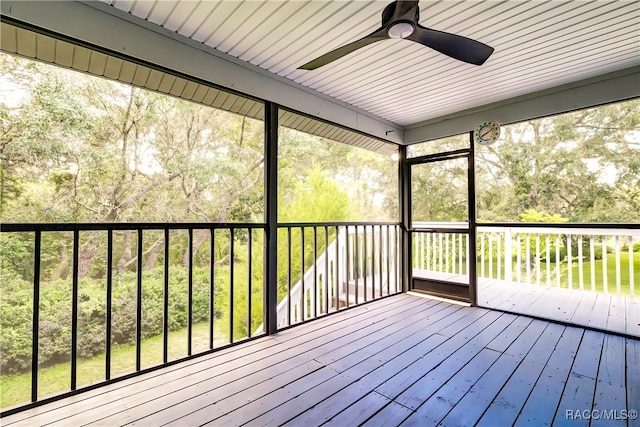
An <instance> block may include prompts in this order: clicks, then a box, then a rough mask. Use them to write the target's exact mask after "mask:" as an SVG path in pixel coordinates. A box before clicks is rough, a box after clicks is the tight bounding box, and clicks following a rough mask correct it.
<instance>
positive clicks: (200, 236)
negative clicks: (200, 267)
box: [182, 230, 211, 268]
mask: <svg viewBox="0 0 640 427" xmlns="http://www.w3.org/2000/svg"><path fill="white" fill-rule="evenodd" d="M210 235H211V232H210V231H209V230H196V234H195V236H193V245H192V246H193V253H194V255H195V254H196V252H198V249H200V246H202V244H203V243H204V242H205V241H206V240H207V238H209V236H210ZM182 266H183V267H185V268H187V267H188V266H189V248H188V247H187V250H185V251H184V255H183V256H182Z"/></svg>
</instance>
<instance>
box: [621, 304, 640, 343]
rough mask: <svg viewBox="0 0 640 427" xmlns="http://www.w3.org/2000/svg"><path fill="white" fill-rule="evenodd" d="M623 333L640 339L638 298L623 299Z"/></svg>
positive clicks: (639, 305)
mask: <svg viewBox="0 0 640 427" xmlns="http://www.w3.org/2000/svg"><path fill="white" fill-rule="evenodd" d="M624 317H625V319H626V325H625V331H626V332H627V334H629V335H631V336H635V337H640V298H626V299H625V316H624Z"/></svg>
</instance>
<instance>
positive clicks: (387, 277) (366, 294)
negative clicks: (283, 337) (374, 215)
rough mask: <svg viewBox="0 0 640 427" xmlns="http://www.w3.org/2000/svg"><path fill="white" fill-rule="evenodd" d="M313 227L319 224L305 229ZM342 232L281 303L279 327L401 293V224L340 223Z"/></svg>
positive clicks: (278, 312)
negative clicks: (399, 239)
mask: <svg viewBox="0 0 640 427" xmlns="http://www.w3.org/2000/svg"><path fill="white" fill-rule="evenodd" d="M310 227H314V226H306V227H305V228H307V229H308V228H310ZM315 227H319V228H320V229H323V228H324V227H326V226H323V225H316V226H315ZM335 227H336V226H330V228H331V229H334V228H335ZM337 229H339V231H338V233H337V239H336V238H335V237H334V238H333V240H331V241H330V243H329V245H328V246H327V247H326V248H324V247H323V248H321V249H320V250H319V251H318V253H319V256H318V257H317V258H316V260H315V263H314V264H313V265H312V266H311V267H310V268H308V269H307V270H306V271H305V273H304V275H303V276H302V277H301V278H300V279H299V280H298V281H297V282H296V283H295V285H293V286H292V287H291V291H290V293H289V295H287V296H285V297H284V298H283V299H282V300H281V301H280V302H279V303H278V306H277V325H278V328H282V327H285V326H288V325H292V324H295V323H299V322H301V321H304V320H307V319H310V318H313V317H316V316H318V315H323V314H328V313H331V312H334V311H337V310H339V309H340V308H341V307H346V306H350V305H355V304H360V303H362V302H365V301H368V300H372V299H376V298H380V297H381V296H384V295H389V294H392V293H396V292H399V289H401V286H400V279H399V277H398V271H399V266H400V260H399V242H398V238H399V235H398V230H397V226H395V225H340V226H337ZM262 328H263V326H262V325H260V326H259V327H258V329H257V330H256V332H255V333H259V332H262Z"/></svg>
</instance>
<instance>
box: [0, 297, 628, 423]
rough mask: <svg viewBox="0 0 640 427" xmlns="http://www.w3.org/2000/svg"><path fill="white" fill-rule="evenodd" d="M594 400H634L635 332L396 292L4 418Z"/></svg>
mask: <svg viewBox="0 0 640 427" xmlns="http://www.w3.org/2000/svg"><path fill="white" fill-rule="evenodd" d="M594 409H595V410H599V411H601V412H599V414H602V413H606V414H607V417H609V418H611V417H612V416H613V415H616V416H617V418H626V417H627V416H625V415H624V414H631V415H633V414H634V413H633V412H623V411H633V410H639V409H640V340H636V339H632V338H625V337H621V336H618V335H612V334H606V333H602V332H597V331H591V330H585V329H583V328H579V327H570V326H563V325H560V324H557V323H549V322H546V321H541V320H535V319H532V318H530V317H526V316H520V315H514V314H509V313H503V312H500V311H495V310H487V309H483V308H477V307H464V306H461V305H456V304H450V303H446V302H441V301H434V300H429V299H425V298H421V297H417V296H413V295H407V294H403V295H397V296H393V297H388V298H384V299H382V300H378V301H375V302H372V303H369V304H365V305H363V306H359V307H355V308H352V309H349V310H345V311H344V312H342V313H338V314H335V315H331V316H327V317H324V318H322V319H318V320H315V321H313V322H309V323H307V324H304V325H301V326H297V327H294V328H291V329H288V330H285V331H282V332H280V333H279V334H277V335H276V336H272V337H264V338H260V339H256V340H253V341H250V342H247V343H244V344H242V345H238V346H235V347H232V348H228V349H225V350H223V351H220V352H217V353H214V354H211V355H207V356H203V357H200V358H197V359H193V360H191V361H188V362H184V363H180V364H178V365H174V366H171V367H167V368H163V369H161V370H158V371H155V372H152V373H148V374H145V375H142V376H139V377H136V378H133V379H129V380H126V381H122V382H119V383H114V384H111V385H109V386H105V387H102V388H100V389H96V390H93V391H89V392H86V393H82V394H79V395H76V396H74V397H72V398H67V399H64V400H60V401H57V402H54V403H51V404H47V405H44V406H41V407H38V408H35V409H32V410H29V411H25V412H22V413H19V414H16V415H13V416H9V417H6V418H4V419H2V420H1V422H2V424H3V425H30V426H33V425H50V424H52V425H66V426H69V425H86V424H91V425H123V424H133V425H146V426H157V425H182V426H189V425H203V424H208V425H216V426H218V425H220V426H227V425H242V424H248V425H260V426H264V425H282V424H286V425H294V426H305V427H308V426H316V425H321V424H325V423H326V424H328V425H338V426H351V425H361V424H363V425H368V426H369V425H370V426H378V425H400V424H402V425H420V426H431V425H436V424H438V423H441V425H447V426H462V425H474V424H477V425H487V426H502V425H512V424H515V425H527V426H531V425H536V426H541V425H550V424H555V425H588V424H589V421H588V420H587V421H584V420H581V421H574V420H571V419H567V415H570V416H571V415H572V414H576V413H577V412H576V411H585V410H589V411H590V410H594ZM603 411H609V412H603ZM585 414H586V413H585V412H582V413H580V414H579V415H583V418H584V415H585ZM606 423H607V425H637V423H638V421H637V420H636V421H634V422H632V421H631V420H629V419H618V420H616V421H614V422H612V421H607V422H606ZM634 423H635V424H634ZM591 425H598V422H596V421H592V423H591Z"/></svg>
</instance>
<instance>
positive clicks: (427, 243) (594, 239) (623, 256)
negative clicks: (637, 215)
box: [412, 223, 640, 296]
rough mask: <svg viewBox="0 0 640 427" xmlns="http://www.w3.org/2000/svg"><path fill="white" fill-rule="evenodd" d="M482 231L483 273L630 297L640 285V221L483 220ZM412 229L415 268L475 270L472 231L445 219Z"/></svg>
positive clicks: (479, 269)
mask: <svg viewBox="0 0 640 427" xmlns="http://www.w3.org/2000/svg"><path fill="white" fill-rule="evenodd" d="M433 230H437V231H433ZM476 231H477V251H478V253H477V263H478V265H477V272H478V276H479V277H483V278H489V279H499V280H505V281H508V282H515V283H524V284H536V285H545V286H554V287H562V288H569V289H579V290H589V291H597V292H603V293H607V294H609V293H615V294H617V295H629V296H635V295H636V294H637V289H638V286H640V284H639V283H638V281H639V280H640V279H639V276H640V275H639V274H638V271H640V224H615V225H614V224H589V225H585V224H531V223H518V224H481V225H478V226H477V229H476ZM412 234H413V239H412V241H413V261H412V262H413V268H415V269H421V270H427V271H433V272H438V273H457V274H469V273H468V271H469V270H468V265H467V263H466V259H467V255H468V252H467V247H468V236H462V235H458V237H456V235H455V234H454V233H452V232H450V231H447V230H446V227H443V226H442V224H441V223H414V224H413V233H412ZM465 238H466V240H465Z"/></svg>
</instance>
